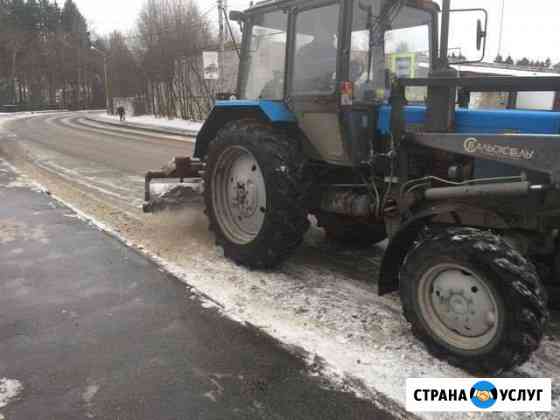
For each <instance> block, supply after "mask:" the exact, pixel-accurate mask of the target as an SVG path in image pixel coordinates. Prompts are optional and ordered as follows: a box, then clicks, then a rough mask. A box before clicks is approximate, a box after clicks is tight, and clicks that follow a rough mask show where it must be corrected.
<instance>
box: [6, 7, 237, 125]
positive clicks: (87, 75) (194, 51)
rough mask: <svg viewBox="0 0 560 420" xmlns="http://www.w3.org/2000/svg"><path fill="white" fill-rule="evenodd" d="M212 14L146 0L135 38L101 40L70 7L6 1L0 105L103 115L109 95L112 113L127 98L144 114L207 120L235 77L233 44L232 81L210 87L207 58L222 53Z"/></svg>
mask: <svg viewBox="0 0 560 420" xmlns="http://www.w3.org/2000/svg"><path fill="white" fill-rule="evenodd" d="M208 12H212V13H214V14H217V10H216V9H215V8H214V10H212V9H210V10H208V11H205V12H202V11H201V10H200V9H199V8H198V6H197V4H196V3H194V2H193V1H191V0H146V1H145V3H144V5H143V7H142V9H141V12H140V15H139V17H138V21H137V24H136V27H135V28H134V29H133V30H132V31H131V32H130V33H127V34H124V33H122V32H118V31H115V32H113V33H111V34H109V35H107V36H105V37H96V36H94V34H92V33H90V28H88V24H87V21H86V19H85V17H84V16H83V15H82V14H81V12H80V10H79V9H78V7H77V6H76V4H75V3H74V2H73V1H72V0H65V2H64V4H63V5H62V7H61V6H60V5H59V4H58V2H57V1H56V0H0V105H2V104H32V105H41V104H43V105H44V104H50V105H53V104H57V105H60V106H63V107H68V108H86V107H104V106H105V94H106V93H107V96H108V97H109V99H110V100H109V101H108V102H109V103H110V104H111V108H113V106H112V104H113V99H114V100H115V101H118V98H127V99H128V100H131V101H133V102H134V107H135V109H136V111H137V112H140V113H141V112H143V111H144V112H151V113H154V114H156V115H161V116H166V117H172V118H173V117H179V118H196V119H201V118H204V117H205V115H206V113H207V112H208V110H209V109H210V107H211V106H212V104H213V100H214V98H215V96H216V94H217V93H218V92H224V91H229V92H231V91H233V90H234V85H235V82H234V80H235V74H236V71H237V61H236V60H235V59H232V57H233V56H235V53H234V49H233V43H232V42H231V37H230V41H229V42H226V46H229V48H227V49H228V50H229V51H227V52H226V54H225V57H226V59H225V62H226V64H225V65H226V71H225V72H224V73H225V76H226V77H225V78H223V79H222V80H221V81H220V82H216V81H206V80H204V76H203V63H202V52H203V51H205V50H217V48H218V37H217V34H216V31H215V29H214V28H213V27H212V25H211V22H210V20H209V13H208ZM233 32H234V31H233V30H232V33H233ZM236 36H237V37H239V34H238V33H236ZM227 57H229V58H227ZM104 64H106V65H107V67H106V69H105V67H104ZM105 70H107V92H105V90H106V86H105Z"/></svg>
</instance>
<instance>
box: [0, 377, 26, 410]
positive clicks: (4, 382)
mask: <svg viewBox="0 0 560 420" xmlns="http://www.w3.org/2000/svg"><path fill="white" fill-rule="evenodd" d="M21 391H23V385H22V384H21V382H20V381H17V380H15V379H7V378H1V379H0V408H4V407H6V406H7V405H8V404H9V403H10V402H12V401H13V400H14V399H16V398H17V397H18V395H19V394H21Z"/></svg>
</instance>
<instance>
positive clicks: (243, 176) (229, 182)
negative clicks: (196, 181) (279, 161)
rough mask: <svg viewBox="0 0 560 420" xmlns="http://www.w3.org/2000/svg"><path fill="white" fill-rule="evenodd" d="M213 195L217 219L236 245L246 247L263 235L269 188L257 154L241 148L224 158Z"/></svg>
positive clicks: (229, 151)
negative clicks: (255, 155)
mask: <svg viewBox="0 0 560 420" xmlns="http://www.w3.org/2000/svg"><path fill="white" fill-rule="evenodd" d="M216 167H217V169H216V172H215V176H214V177H213V180H212V184H213V185H212V191H213V200H214V208H215V212H216V217H217V219H218V222H219V223H220V226H221V227H222V230H223V232H224V233H225V234H226V235H227V236H228V237H229V238H230V240H231V241H232V242H235V243H238V244H246V243H249V242H251V241H252V240H253V239H255V237H256V236H257V235H258V234H259V232H260V230H261V228H262V226H263V223H264V218H265V212H266V185H265V181H264V177H263V173H262V171H261V168H260V166H259V164H258V162H257V160H256V158H255V157H254V156H253V154H252V153H251V152H250V151H249V150H247V149H245V148H243V147H239V146H235V147H231V148H229V149H226V150H225V151H224V152H223V153H222V155H221V156H220V158H219V160H218V164H217V166H216Z"/></svg>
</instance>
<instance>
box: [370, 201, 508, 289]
mask: <svg viewBox="0 0 560 420" xmlns="http://www.w3.org/2000/svg"><path fill="white" fill-rule="evenodd" d="M473 211H483V212H485V213H486V214H490V213H491V212H489V211H488V210H485V209H480V208H475V207H472V206H469V205H466V204H461V203H458V204H440V205H434V206H430V207H428V208H426V209H424V210H419V211H418V212H417V213H416V214H414V216H413V217H411V218H410V219H408V220H407V221H406V222H405V223H404V224H403V225H402V226H401V227H400V229H399V231H398V232H397V233H396V234H395V235H394V236H393V237H392V238H391V242H390V243H389V246H388V247H387V250H386V251H385V255H384V257H383V262H382V263H381V271H380V274H379V282H378V293H379V295H380V296H383V295H386V294H388V293H392V292H396V291H397V290H399V272H400V270H401V267H402V265H403V263H404V261H405V259H406V256H407V255H408V253H409V252H410V250H411V249H412V248H413V247H414V245H415V243H416V241H417V240H418V237H419V235H420V232H421V231H422V230H423V229H424V228H425V227H426V226H428V225H429V223H430V221H431V220H432V219H433V218H434V217H437V216H441V215H445V214H451V215H460V214H465V213H468V212H473ZM491 214H492V216H493V217H495V218H496V220H499V221H500V224H501V225H503V226H504V227H507V223H506V222H505V220H503V219H502V218H501V217H500V216H499V215H497V214H495V213H491Z"/></svg>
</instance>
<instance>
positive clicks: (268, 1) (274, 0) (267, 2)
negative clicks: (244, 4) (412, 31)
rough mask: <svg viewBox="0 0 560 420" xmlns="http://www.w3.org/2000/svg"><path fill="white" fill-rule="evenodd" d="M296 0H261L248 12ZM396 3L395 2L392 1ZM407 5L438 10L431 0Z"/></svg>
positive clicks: (417, 1) (421, 0)
mask: <svg viewBox="0 0 560 420" xmlns="http://www.w3.org/2000/svg"><path fill="white" fill-rule="evenodd" d="M296 1H297V0H261V1H257V2H256V3H255V4H253V5H252V6H251V7H250V8H249V11H252V10H254V9H260V8H261V7H266V6H273V5H276V4H280V3H292V2H296ZM299 1H300V2H305V1H309V2H311V1H313V0H299ZM394 1H396V0H394ZM408 3H409V4H410V5H411V6H416V7H420V8H424V9H432V10H434V9H435V10H440V8H439V5H438V4H437V3H436V2H434V1H432V0H408Z"/></svg>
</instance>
